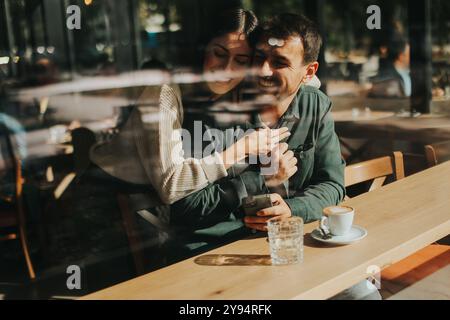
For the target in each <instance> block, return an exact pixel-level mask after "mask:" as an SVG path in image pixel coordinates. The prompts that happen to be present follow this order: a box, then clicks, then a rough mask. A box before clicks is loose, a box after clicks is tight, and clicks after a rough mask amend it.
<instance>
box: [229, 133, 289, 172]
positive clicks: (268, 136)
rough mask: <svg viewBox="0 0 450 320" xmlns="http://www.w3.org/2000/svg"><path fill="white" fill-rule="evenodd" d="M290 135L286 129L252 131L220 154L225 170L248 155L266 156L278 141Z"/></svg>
mask: <svg viewBox="0 0 450 320" xmlns="http://www.w3.org/2000/svg"><path fill="white" fill-rule="evenodd" d="M290 135H291V133H290V132H289V129H288V128H286V127H283V128H279V129H270V128H263V129H259V130H255V131H253V132H252V133H250V134H248V135H246V136H244V137H243V138H242V139H240V140H238V141H237V142H236V143H235V144H233V145H232V146H231V147H229V148H228V149H226V150H224V151H223V152H222V153H221V155H222V159H223V162H224V165H225V169H228V168H229V167H231V166H233V165H234V164H236V163H238V162H239V161H241V160H243V159H245V158H247V157H248V156H250V155H256V156H257V155H266V154H268V153H269V152H271V151H272V149H273V148H274V147H275V146H277V145H278V143H279V142H280V141H282V140H283V139H285V138H287V137H289V136H290Z"/></svg>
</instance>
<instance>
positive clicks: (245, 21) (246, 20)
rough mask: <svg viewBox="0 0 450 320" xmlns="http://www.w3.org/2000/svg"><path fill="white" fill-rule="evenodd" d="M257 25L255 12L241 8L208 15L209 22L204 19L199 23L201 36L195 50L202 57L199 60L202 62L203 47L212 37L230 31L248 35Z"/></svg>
mask: <svg viewBox="0 0 450 320" xmlns="http://www.w3.org/2000/svg"><path fill="white" fill-rule="evenodd" d="M257 25H258V19H257V18H256V16H255V14H254V13H253V12H252V11H250V10H244V9H241V8H234V9H227V10H225V11H222V12H220V13H219V14H217V15H210V16H209V22H207V21H205V22H204V23H202V24H201V25H200V28H201V36H200V39H199V41H198V46H197V50H198V51H199V55H200V56H201V57H202V59H201V62H203V55H204V51H205V48H206V47H207V46H208V44H209V42H210V41H211V40H212V39H214V38H217V37H221V36H223V35H225V34H227V33H231V32H239V33H242V34H244V35H245V36H246V37H249V36H250V34H251V33H252V32H253V31H254V30H255V29H256V27H257ZM199 62H200V61H199Z"/></svg>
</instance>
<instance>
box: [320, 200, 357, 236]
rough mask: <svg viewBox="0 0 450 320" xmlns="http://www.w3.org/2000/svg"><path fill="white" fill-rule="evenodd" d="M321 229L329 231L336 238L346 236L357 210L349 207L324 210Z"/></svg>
mask: <svg viewBox="0 0 450 320" xmlns="http://www.w3.org/2000/svg"><path fill="white" fill-rule="evenodd" d="M323 214H324V215H323V216H322V218H321V219H320V228H321V229H325V230H329V231H330V232H331V234H333V235H335V236H344V235H346V234H347V233H348V232H349V231H350V229H351V228H352V224H353V217H354V215H355V209H354V208H352V207H349V206H332V207H327V208H325V209H323Z"/></svg>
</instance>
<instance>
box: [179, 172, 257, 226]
mask: <svg viewBox="0 0 450 320" xmlns="http://www.w3.org/2000/svg"><path fill="white" fill-rule="evenodd" d="M264 188H265V185H264V180H263V179H262V177H261V175H260V172H258V171H253V170H247V171H245V172H243V173H242V174H240V175H238V176H236V177H226V178H223V179H221V180H219V181H217V182H215V183H212V184H209V185H208V186H207V187H205V188H203V189H202V190H200V191H197V192H195V193H193V194H191V195H189V196H187V197H186V198H184V199H181V200H179V201H177V202H175V203H174V204H172V205H171V223H173V224H176V225H183V226H185V227H190V228H194V229H197V228H207V227H210V226H213V225H215V224H217V223H219V222H222V221H226V220H227V219H228V218H229V216H230V214H231V213H235V214H236V213H237V210H238V209H239V207H240V206H241V205H242V200H243V199H244V198H245V197H247V196H249V195H257V194H261V193H264Z"/></svg>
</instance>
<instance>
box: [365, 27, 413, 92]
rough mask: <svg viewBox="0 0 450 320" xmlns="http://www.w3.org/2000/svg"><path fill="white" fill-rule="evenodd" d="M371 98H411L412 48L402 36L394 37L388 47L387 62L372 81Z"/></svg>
mask: <svg viewBox="0 0 450 320" xmlns="http://www.w3.org/2000/svg"><path fill="white" fill-rule="evenodd" d="M371 81H372V84H373V86H372V89H371V90H370V92H369V96H371V97H390V98H393V97H394V98H404V97H410V96H411V75H410V46H409V43H408V41H407V40H406V38H405V37H403V36H402V35H394V36H393V37H392V38H391V40H390V41H389V44H388V46H387V58H386V62H385V63H383V64H381V65H380V69H379V71H378V74H377V75H376V76H375V77H373V78H372V79H371Z"/></svg>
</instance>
